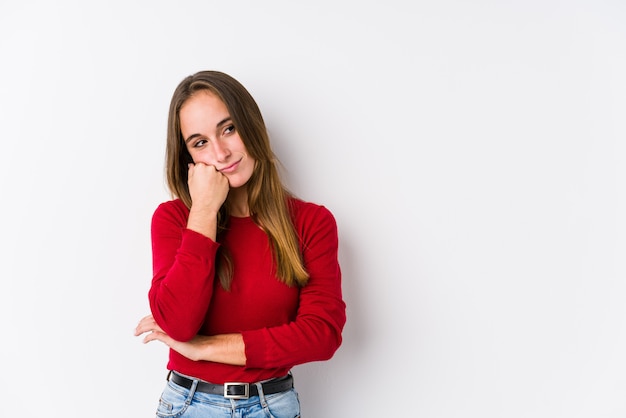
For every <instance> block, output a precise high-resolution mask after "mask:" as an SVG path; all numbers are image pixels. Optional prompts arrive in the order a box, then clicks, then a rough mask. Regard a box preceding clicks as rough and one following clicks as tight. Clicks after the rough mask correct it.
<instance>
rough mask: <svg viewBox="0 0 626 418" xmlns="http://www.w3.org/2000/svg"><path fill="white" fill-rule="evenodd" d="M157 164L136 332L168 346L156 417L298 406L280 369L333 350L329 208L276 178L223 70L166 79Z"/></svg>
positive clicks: (260, 126) (244, 97) (251, 108)
mask: <svg viewBox="0 0 626 418" xmlns="http://www.w3.org/2000/svg"><path fill="white" fill-rule="evenodd" d="M166 166H167V167H166V172H167V182H168V186H169V189H170V191H171V193H172V198H173V199H172V200H170V201H167V202H164V203H162V204H160V205H159V206H158V207H157V209H156V210H155V212H154V215H153V218H152V226H151V233H152V252H153V279H152V285H151V288H150V291H149V295H148V296H149V301H150V309H151V315H148V316H146V317H144V318H143V319H142V320H141V321H140V323H139V325H138V326H137V328H136V331H135V335H141V334H145V333H147V334H146V336H145V338H144V342H149V341H154V340H159V341H161V342H163V343H165V344H167V345H168V346H169V347H170V355H169V362H168V365H167V368H168V369H169V373H168V383H167V385H166V387H165V389H164V391H163V393H162V395H161V399H160V402H159V407H158V410H157V416H159V417H171V416H178V417H183V418H184V417H200V416H202V417H207V416H231V414H235V413H236V414H241V415H237V416H244V417H276V418H281V417H289V418H293V417H298V416H300V405H299V401H298V395H297V392H296V390H295V388H294V386H293V378H292V376H291V372H290V370H291V368H292V367H293V366H295V365H297V364H302V363H306V362H311V361H320V360H327V359H330V358H331V357H332V356H333V354H334V353H335V351H336V350H337V349H338V348H339V346H340V345H341V341H342V339H341V333H342V330H343V326H344V324H345V321H346V316H345V304H344V301H343V299H342V293H341V272H340V268H339V264H338V260H337V249H338V237H337V226H336V223H335V219H334V217H333V215H332V214H331V213H330V212H329V211H328V210H327V209H326V208H325V207H323V206H320V205H317V204H313V203H310V202H304V201H302V200H300V199H298V198H296V197H295V196H293V195H292V194H290V193H289V192H288V191H287V190H286V188H285V187H284V186H283V184H282V183H281V181H280V178H279V175H278V171H277V167H276V158H275V156H274V154H273V152H272V150H271V147H270V143H269V138H268V134H267V130H266V128H265V123H264V121H263V117H262V115H261V112H260V111H259V108H258V106H257V104H256V102H255V101H254V99H253V98H252V96H251V95H250V94H249V92H248V91H247V90H246V89H245V88H244V87H243V86H242V85H241V84H240V83H239V82H238V81H237V80H235V79H233V78H232V77H231V76H229V75H227V74H224V73H221V72H217V71H201V72H198V73H196V74H194V75H192V76H189V77H187V78H185V79H184V80H183V81H182V82H181V83H180V84H179V85H178V87H177V88H176V90H175V92H174V95H173V97H172V101H171V104H170V110H169V118H168V132H167V149H166Z"/></svg>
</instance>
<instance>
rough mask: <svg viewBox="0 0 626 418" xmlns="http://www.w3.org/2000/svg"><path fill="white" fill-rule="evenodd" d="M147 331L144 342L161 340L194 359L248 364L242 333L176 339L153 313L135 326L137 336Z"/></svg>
mask: <svg viewBox="0 0 626 418" xmlns="http://www.w3.org/2000/svg"><path fill="white" fill-rule="evenodd" d="M145 333H148V334H147V335H146V336H145V337H144V339H143V342H144V344H147V343H149V342H150V341H155V340H158V341H161V342H162V343H164V344H165V345H167V346H168V347H169V348H171V349H172V350H174V351H176V352H178V353H179V354H181V355H183V356H185V357H187V358H188V359H190V360H193V361H201V360H205V361H214V362H218V363H225V364H232V365H237V366H244V365H245V364H246V355H245V345H244V343H243V337H242V336H241V334H223V335H211V336H209V335H196V336H195V337H193V338H192V339H191V340H189V341H186V342H181V341H176V340H174V339H173V338H172V337H170V336H169V335H167V334H166V333H165V332H164V331H163V330H162V329H161V327H160V326H159V325H158V324H157V323H156V321H155V320H154V318H153V317H152V315H148V316H145V317H143V318H142V319H141V321H139V324H138V325H137V328H135V336H139V335H142V334H145Z"/></svg>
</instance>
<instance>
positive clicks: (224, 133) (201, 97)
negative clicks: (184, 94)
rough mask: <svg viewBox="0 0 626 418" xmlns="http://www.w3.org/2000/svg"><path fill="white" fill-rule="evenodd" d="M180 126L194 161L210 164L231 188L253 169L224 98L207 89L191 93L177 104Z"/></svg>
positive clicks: (252, 160)
mask: <svg viewBox="0 0 626 418" xmlns="http://www.w3.org/2000/svg"><path fill="white" fill-rule="evenodd" d="M180 129H181V132H182V135H183V140H184V141H185V144H186V146H187V150H188V151H189V154H190V155H191V157H192V158H193V161H194V163H196V164H197V163H204V164H206V165H212V166H214V167H215V169H216V170H217V171H219V172H221V173H222V174H224V175H225V176H226V178H228V183H229V185H230V187H231V188H237V187H241V186H243V185H245V184H246V183H247V182H248V180H250V177H251V176H252V173H253V171H254V163H255V160H254V159H253V158H251V157H250V156H249V155H248V151H247V150H246V147H245V145H244V144H243V141H242V140H241V138H240V137H239V133H238V132H237V131H236V130H235V126H234V124H233V121H232V119H231V117H230V114H229V112H228V109H227V108H226V105H225V104H224V102H222V100H221V99H219V98H218V97H217V96H216V95H215V94H213V93H212V92H210V91H208V90H203V91H199V92H197V93H195V94H194V95H193V96H191V97H190V98H189V99H187V101H186V102H185V103H183V105H182V107H181V108H180Z"/></svg>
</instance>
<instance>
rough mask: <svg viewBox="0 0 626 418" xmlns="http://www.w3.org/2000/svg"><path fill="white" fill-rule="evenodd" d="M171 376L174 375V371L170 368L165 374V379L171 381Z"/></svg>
mask: <svg viewBox="0 0 626 418" xmlns="http://www.w3.org/2000/svg"><path fill="white" fill-rule="evenodd" d="M170 377H172V371H171V370H168V371H167V376H165V381H166V382H169V381H170Z"/></svg>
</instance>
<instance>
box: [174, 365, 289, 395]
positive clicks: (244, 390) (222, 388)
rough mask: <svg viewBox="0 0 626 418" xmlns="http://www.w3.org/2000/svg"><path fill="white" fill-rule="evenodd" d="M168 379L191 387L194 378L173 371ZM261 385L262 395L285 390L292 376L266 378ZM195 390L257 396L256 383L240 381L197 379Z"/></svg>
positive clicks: (215, 393) (179, 384)
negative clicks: (215, 381) (214, 382)
mask: <svg viewBox="0 0 626 418" xmlns="http://www.w3.org/2000/svg"><path fill="white" fill-rule="evenodd" d="M168 380H169V381H170V382H174V383H176V384H177V385H178V386H182V387H184V388H186V389H191V386H192V385H193V382H194V379H190V378H188V377H185V376H182V375H180V374H178V373H176V372H175V371H172V372H170V374H169V376H168ZM261 387H262V388H263V394H264V395H271V394H272V393H279V392H285V391H287V390H290V389H292V388H293V377H292V376H291V374H288V375H286V376H283V377H278V378H276V379H272V380H268V381H267V382H263V383H261ZM196 391H198V392H203V393H210V394H212V395H222V396H223V397H225V398H228V399H248V398H249V397H250V396H259V391H258V389H257V386H256V384H254V383H242V382H227V383H224V384H223V385H216V384H213V383H209V382H205V381H204V380H198V385H197V386H196Z"/></svg>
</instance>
